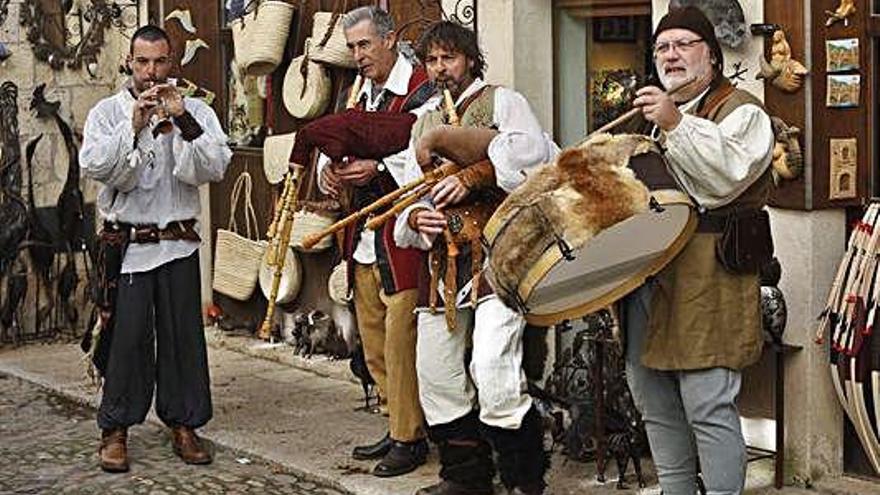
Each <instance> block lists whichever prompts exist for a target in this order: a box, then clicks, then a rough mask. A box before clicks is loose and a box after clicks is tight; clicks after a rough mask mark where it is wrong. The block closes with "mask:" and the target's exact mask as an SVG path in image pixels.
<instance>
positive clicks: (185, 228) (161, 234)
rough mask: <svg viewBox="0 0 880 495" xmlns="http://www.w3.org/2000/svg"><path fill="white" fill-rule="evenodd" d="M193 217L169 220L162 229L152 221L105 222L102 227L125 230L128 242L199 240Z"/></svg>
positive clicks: (149, 242)
mask: <svg viewBox="0 0 880 495" xmlns="http://www.w3.org/2000/svg"><path fill="white" fill-rule="evenodd" d="M195 225H196V221H195V219H194V218H190V219H187V220H176V221H174V222H170V223H169V224H168V225H167V226H166V227H165V228H164V229H160V228H159V226H158V225H156V224H154V223H149V224H131V223H112V222H105V223H104V228H105V229H107V230H111V231H115V232H120V233H121V232H127V233H128V242H133V243H135V244H152V243H157V242H159V241H172V240H185V241H196V242H199V241H201V240H202V238H201V237H200V236H199V234H198V232H196V230H195Z"/></svg>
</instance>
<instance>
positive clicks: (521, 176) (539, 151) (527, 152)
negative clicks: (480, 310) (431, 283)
mask: <svg viewBox="0 0 880 495" xmlns="http://www.w3.org/2000/svg"><path fill="white" fill-rule="evenodd" d="M485 86H486V83H485V82H484V81H483V80H482V79H477V80H475V81H474V82H473V83H471V85H470V86H468V88H467V89H466V90H465V91H464V92H462V94H461V95H459V97H458V98H457V99H456V102H455V105H456V106H458V105H460V104H461V103H462V102H463V101H464V100H465V99H467V98H468V97H470V96H471V95H472V94H474V93H476V92H477V91H479V90H480V89H482V88H483V87H485ZM441 103H442V102H441V100H439V99H437V100H431V101H429V102H428V103H426V105H425V106H428V105H430V107H429V108H428V110H436V109H438V108H439V107H440V104H441ZM492 121H493V123H494V124H495V126H496V127H497V129H498V135H497V136H495V137H494V138H492V141H490V142H489V148H488V155H489V160H490V161H491V162H492V166H493V167H494V168H495V181H496V184H497V185H498V187H500V188H501V189H502V190H504V191H505V192H511V191H513V190H514V189H516V188H517V187H518V186H519V185H520V184H522V183H523V182H524V181H525V179H526V175H525V173H526V170H528V169H530V168H532V167H534V166H536V165H539V164H541V163H547V162H550V161H552V160H554V159H555V158H556V155H558V154H559V147H558V146H557V145H556V143H554V142H553V140H552V139H551V138H550V135H549V134H547V133H546V132H544V130H543V129H542V128H541V124H540V123H539V122H538V118H537V117H535V114H534V113H533V112H532V109H531V107H530V106H529V102H528V101H527V100H526V99H525V97H523V96H522V95H521V94H519V93H517V92H516V91H514V90H512V89H509V88H505V87H503V86H499V87H497V88H496V89H495V101H494V111H493V114H492ZM415 147H416V142H415V140H414V139H413V140H411V141H410V145H409V147H408V148H407V149H406V168H405V174H404V181H405V183H409V182H412V181H414V180H417V179H419V178H420V177H422V169H421V167H420V166H419V164H418V162H417V161H416V155H415ZM426 207H427V208H433V204H432V203H431V200H430V198H425V199H423V200H421V201H420V202H419V203H416V204H414V205H411V206H409V207H408V208H406V209H405V210H404V211H403V213H401V214H400V215H398V217H397V221H396V223H395V225H394V241H395V242H396V243H397V245H398V246H400V247H403V248H406V247H416V248H419V249H423V250H429V249H431V245H432V244H433V243H434V237H435V236H422V235H421V234H420V233H419V232H418V231H416V230H413V229H412V228H411V227H410V226H409V222H408V221H407V219H408V218H409V214H410V212H412V210H413V209H415V208H426ZM439 283H440V287H441V289H440V294H441V298H442V297H443V296H442V294H443V290H442V285H443V281H442V280H440V281H439ZM470 288H471V283H470V282H468V283H467V284H466V285H465V286H464V287H462V288H461V289H460V290H459V291H458V294H456V306H458V307H462V306H467V305H468V304H469V297H468V296H469V293H470Z"/></svg>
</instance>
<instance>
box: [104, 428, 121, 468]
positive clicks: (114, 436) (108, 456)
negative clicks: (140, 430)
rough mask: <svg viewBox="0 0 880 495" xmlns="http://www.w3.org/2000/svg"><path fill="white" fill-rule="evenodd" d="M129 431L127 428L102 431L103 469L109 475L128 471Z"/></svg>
mask: <svg viewBox="0 0 880 495" xmlns="http://www.w3.org/2000/svg"><path fill="white" fill-rule="evenodd" d="M127 438H128V431H127V430H126V429H125V428H113V429H110V430H103V431H101V447H100V448H99V449H98V455H99V456H101V469H103V470H104V471H107V472H108V473H124V472H126V471H128V448H127V447H126V445H125V442H126V440H127Z"/></svg>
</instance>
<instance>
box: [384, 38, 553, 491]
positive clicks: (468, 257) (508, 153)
mask: <svg viewBox="0 0 880 495" xmlns="http://www.w3.org/2000/svg"><path fill="white" fill-rule="evenodd" d="M417 53H418V55H419V58H421V59H422V60H423V61H424V63H425V66H426V68H427V70H428V75H429V77H430V78H431V79H432V80H434V81H435V82H436V83H437V85H438V86H441V87H444V88H445V89H446V90H448V94H449V96H447V99H448V100H454V102H453V101H450V103H449V106H452V104H453V103H454V107H455V108H454V110H450V111H444V110H443V106H442V105H441V103H440V102H439V101H436V102H432V103H431V105H432V110H431V111H429V112H427V113H426V114H425V115H423V116H422V117H420V118H419V120H418V121H417V122H416V124H415V126H414V127H413V132H412V142H413V144H411V145H410V148H409V150H408V151H407V153H408V159H407V163H406V177H405V180H406V182H407V183H409V182H411V181H413V180H416V179H418V178H419V177H420V176H422V175H423V172H426V171H427V170H428V169H431V168H432V164H433V158H432V157H434V156H437V155H439V156H441V157H444V158H447V159H451V160H452V161H455V162H457V164H458V165H459V166H461V167H462V169H461V171H460V172H459V173H457V174H455V175H450V176H448V177H446V178H444V179H442V180H441V181H439V182H438V183H437V184H436V185H435V186H434V187H433V189H432V190H431V194H430V195H429V199H428V200H425V201H423V202H420V203H417V204H415V205H412V206H410V207H408V208H407V209H406V210H404V212H403V213H402V214H401V215H400V216H399V217H398V218H397V220H396V225H395V240H396V241H397V243H398V245H400V246H402V247H418V248H420V249H423V250H426V251H429V252H430V255H429V259H430V261H427V260H426V262H425V264H424V265H423V270H422V276H421V277H420V282H419V291H420V301H419V309H418V332H419V337H418V342H417V351H416V369H417V370H418V377H419V392H420V399H421V402H422V408H423V410H424V412H425V418H426V419H427V422H428V434H429V436H431V438H432V440H434V441H435V442H437V444H438V446H439V448H440V460H441V470H440V477H441V481H440V483H438V484H436V485H433V486H430V487H426V488H423V489H421V490H419V491H418V492H417V493H419V494H422V495H429V494H430V495H438V494H443V495H450V494H483V493H486V494H489V493H493V489H492V478H493V476H494V472H495V468H494V464H493V461H492V448H494V449H495V451H496V452H497V454H498V468H499V470H500V473H501V479H502V481H503V482H504V484H505V485H506V486H507V487H508V489H509V490H511V492H510V493H529V494H533V493H543V491H544V486H545V484H544V479H543V478H544V472H545V470H546V468H547V459H546V456H545V454H544V450H543V443H542V439H543V431H542V428H541V424H540V418H539V416H538V413H537V411H536V410H535V409H534V407H533V405H532V399H531V397H529V395H527V394H526V393H525V392H524V390H525V389H526V387H525V376H524V374H523V371H522V367H521V363H522V335H523V329H524V328H525V320H524V318H523V316H522V315H521V314H519V313H517V312H515V311H513V310H511V309H510V308H508V307H507V306H505V305H504V304H503V303H502V302H501V301H500V300H499V299H498V297H497V296H495V295H494V294H492V293H491V289H490V287H489V285H488V283H485V281H484V280H481V278H482V276H481V275H480V273H479V272H480V269H481V267H482V266H483V261H484V255H483V253H482V250H481V249H480V247H479V246H480V242H479V235H480V232H481V231H482V228H483V223H484V222H485V221H486V220H487V219H488V218H489V216H491V214H492V211H494V209H495V207H497V205H498V204H499V203H500V201H501V200H502V199H503V197H504V193H505V191H510V190H512V189H513V188H515V187H517V186H518V185H519V184H520V183H522V182H523V180H524V179H525V177H524V175H523V173H522V172H523V171H525V170H527V169H529V168H531V167H533V166H535V165H538V164H540V163H543V162H546V161H548V160H551V159H552V158H553V157H554V156H555V155H556V153H558V148H557V147H556V145H555V144H554V143H553V142H552V141H551V140H550V138H549V137H548V136H547V135H546V134H545V133H544V132H543V130H542V129H541V126H540V124H539V123H538V120H537V118H536V117H535V115H534V114H533V113H532V110H531V108H530V107H529V104H528V102H527V101H526V99H525V98H523V96H522V95H520V94H519V93H517V92H515V91H513V90H511V89H508V88H503V87H497V86H490V85H487V84H486V83H485V82H483V81H482V79H481V78H482V76H483V69H484V67H485V62H484V59H483V55H482V54H481V53H480V50H479V47H478V45H477V39H476V35H475V34H474V33H473V32H472V31H470V30H468V29H466V28H464V27H461V26H459V25H457V24H454V23H452V22H446V21H444V22H440V23H437V24H435V25H433V26H432V27H431V28H429V29H428V30H427V31H426V32H425V33H424V34H423V35H422V38H421V39H420V40H419V43H418V47H417ZM447 118H448V119H451V120H446V119H447ZM459 120H460V126H461V127H460V128H458V127H455V126H454V125H455V124H457V123H458V122H459ZM448 124H453V125H448ZM481 159H482V160H481ZM475 162H476V163H475ZM467 165H469V166H467ZM423 168H424V170H423ZM444 313H445V314H444ZM471 339H472V341H473V355H472V358H471V362H470V367H469V369H467V368H466V363H465V359H466V358H465V352H466V347H468V343H469V342H470V341H471ZM477 404H479V407H477ZM487 440H488V443H487Z"/></svg>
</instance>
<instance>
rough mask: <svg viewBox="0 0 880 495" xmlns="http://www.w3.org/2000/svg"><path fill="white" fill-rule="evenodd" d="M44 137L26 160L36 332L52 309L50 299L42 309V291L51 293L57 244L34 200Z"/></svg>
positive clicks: (30, 144) (30, 146) (34, 143)
mask: <svg viewBox="0 0 880 495" xmlns="http://www.w3.org/2000/svg"><path fill="white" fill-rule="evenodd" d="M42 139H43V135H42V134H40V135H38V136H37V137H35V138H34V139H32V140H30V141H29V142H28V143H27V146H26V148H25V159H26V163H27V169H28V198H27V201H28V235H27V240H26V244H27V249H28V254H30V257H31V262H32V263H33V267H34V272H35V273H36V275H37V287H36V300H35V305H36V331H37V333H39V332H40V329H41V328H42V323H43V316H44V314H48V313H49V312H50V311H51V309H52V298H51V297H48V298H47V300H48V302H49V306H47V307H46V308H41V307H40V289H41V288H43V290H45V291H47V292H48V291H49V288H50V287H51V282H52V280H51V273H52V264H53V262H54V261H55V243H54V240H53V238H52V234H51V233H50V232H49V229H48V228H47V227H46V225H45V224H44V223H43V220H42V219H41V218H40V216H39V215H38V214H37V205H36V201H35V200H34V166H35V164H34V154H35V153H36V149H37V145H38V144H39V143H40V140H42Z"/></svg>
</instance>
